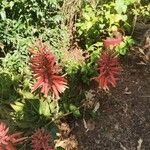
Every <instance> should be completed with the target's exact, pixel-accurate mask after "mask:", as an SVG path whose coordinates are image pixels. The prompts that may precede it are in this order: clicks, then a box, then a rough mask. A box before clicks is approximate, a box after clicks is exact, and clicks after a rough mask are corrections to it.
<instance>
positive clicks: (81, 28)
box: [76, 0, 127, 48]
mask: <svg viewBox="0 0 150 150" xmlns="http://www.w3.org/2000/svg"><path fill="white" fill-rule="evenodd" d="M126 11H127V5H126V4H125V3H124V1H122V0H116V1H115V2H109V3H106V4H103V5H97V6H91V5H90V4H86V5H85V7H84V8H83V11H82V13H81V17H80V18H79V20H78V23H77V24H76V26H77V29H78V33H79V35H80V36H82V37H83V38H84V39H85V46H86V48H88V47H89V46H91V45H92V44H94V43H96V42H99V41H101V38H102V35H103V34H104V35H108V34H111V32H112V31H114V30H116V29H117V28H118V27H120V26H121V25H122V23H126V20H127V15H126Z"/></svg>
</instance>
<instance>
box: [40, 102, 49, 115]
mask: <svg viewBox="0 0 150 150" xmlns="http://www.w3.org/2000/svg"><path fill="white" fill-rule="evenodd" d="M39 114H41V115H44V116H46V117H49V116H51V115H52V114H51V110H50V105H49V103H48V102H47V101H42V100H41V101H40V107H39Z"/></svg>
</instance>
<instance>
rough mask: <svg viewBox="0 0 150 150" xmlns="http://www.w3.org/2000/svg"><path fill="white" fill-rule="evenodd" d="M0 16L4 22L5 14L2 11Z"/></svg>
mask: <svg viewBox="0 0 150 150" xmlns="http://www.w3.org/2000/svg"><path fill="white" fill-rule="evenodd" d="M0 15H1V18H2V20H5V19H6V12H5V11H4V10H2V11H1V12H0Z"/></svg>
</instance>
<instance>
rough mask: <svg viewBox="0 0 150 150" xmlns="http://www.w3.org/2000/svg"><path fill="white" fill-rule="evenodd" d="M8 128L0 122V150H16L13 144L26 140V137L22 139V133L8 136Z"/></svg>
mask: <svg viewBox="0 0 150 150" xmlns="http://www.w3.org/2000/svg"><path fill="white" fill-rule="evenodd" d="M8 131H9V128H7V127H6V125H5V124H4V123H3V122H1V123H0V150H16V148H15V147H14V144H16V143H19V142H22V141H23V140H25V139H27V137H22V138H21V136H22V133H21V132H18V133H14V134H12V135H9V134H8Z"/></svg>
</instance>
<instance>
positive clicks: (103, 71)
mask: <svg viewBox="0 0 150 150" xmlns="http://www.w3.org/2000/svg"><path fill="white" fill-rule="evenodd" d="M97 64H98V66H99V67H98V73H99V76H98V77H95V78H94V79H95V80H96V81H97V82H98V83H99V86H100V87H101V88H102V89H104V90H105V91H106V90H109V86H110V85H112V86H113V87H115V86H116V84H117V79H118V78H117V77H118V75H119V74H120V73H121V71H122V67H121V65H120V63H119V61H118V57H117V55H116V54H115V53H113V52H112V51H104V52H102V55H101V58H100V60H98V62H97Z"/></svg>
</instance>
